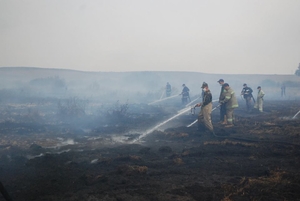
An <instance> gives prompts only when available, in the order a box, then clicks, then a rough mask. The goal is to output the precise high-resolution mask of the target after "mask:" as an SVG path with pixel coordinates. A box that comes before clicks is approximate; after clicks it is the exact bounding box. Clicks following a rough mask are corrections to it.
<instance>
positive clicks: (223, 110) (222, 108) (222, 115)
mask: <svg viewBox="0 0 300 201" xmlns="http://www.w3.org/2000/svg"><path fill="white" fill-rule="evenodd" d="M217 82H218V83H219V84H220V85H221V91H220V96H219V103H220V102H221V101H222V100H224V99H225V96H224V93H225V92H226V90H225V89H224V86H223V84H224V83H225V82H224V80H223V79H219V80H218V81H217ZM220 123H221V124H227V121H226V104H225V103H224V104H221V106H220Z"/></svg>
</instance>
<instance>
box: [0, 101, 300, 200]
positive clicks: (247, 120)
mask: <svg viewBox="0 0 300 201" xmlns="http://www.w3.org/2000/svg"><path fill="white" fill-rule="evenodd" d="M129 107H130V106H129ZM146 107H148V106H145V105H140V106H134V108H135V109H134V111H133V112H132V113H126V114H124V115H123V116H122V115H120V114H119V115H118V119H114V118H113V116H112V115H113V113H110V114H108V115H110V116H107V119H111V120H112V121H114V122H117V123H115V124H105V122H104V121H103V122H100V120H99V121H96V120H95V119H94V118H92V117H87V116H85V117H81V118H90V123H89V124H85V125H84V126H82V127H80V126H74V124H71V123H70V122H66V121H57V120H53V119H52V117H51V116H50V115H49V117H48V116H47V114H42V112H41V110H39V112H34V110H32V111H28V110H25V114H26V115H23V116H22V115H20V114H21V113H22V112H20V111H21V109H22V107H17V106H10V109H5V108H2V119H3V120H2V121H1V122H0V135H1V141H0V156H1V158H0V180H1V182H2V183H3V185H4V186H5V188H6V190H7V191H8V193H9V194H10V196H11V197H12V199H13V200H15V201H29V200H30V201H34V200H38V201H40V200H44V201H54V200H55V201H60V200H68V201H75V200H88V201H97V200H103V201H168V200H169V201H171V200H172V201H174V200H178V201H179V200H180V201H194V200H195V201H197V200H207V201H213V200H217V201H220V200H223V201H229V200H272V201H274V200H300V192H299V187H300V172H299V168H300V149H299V148H300V124H299V123H300V121H299V118H295V119H292V117H293V115H294V114H295V113H297V111H298V110H299V109H300V104H299V101H291V100H281V101H266V102H265V112H264V113H259V112H257V111H255V110H253V111H252V113H247V112H246V111H245V110H244V103H243V102H241V103H240V108H238V109H237V110H236V111H235V116H236V121H235V126H234V127H232V128H225V127H224V126H223V125H221V124H218V123H217V122H218V120H219V114H218V111H215V112H213V113H212V114H213V124H214V127H215V134H216V135H217V136H214V135H212V134H210V133H206V132H199V131H197V126H196V125H194V126H192V127H186V125H188V124H190V123H191V122H193V121H194V120H195V119H196V116H195V115H191V114H190V113H189V112H187V114H184V115H181V116H179V117H178V118H176V119H174V120H172V121H170V122H169V123H167V124H166V125H164V130H155V131H153V132H151V133H149V134H148V135H146V136H145V137H144V138H142V139H140V140H137V141H134V140H135V139H137V138H138V137H139V136H140V134H141V131H144V132H145V131H146V130H147V129H149V128H150V127H151V126H155V125H156V124H158V123H160V122H161V121H163V120H165V119H166V118H168V117H169V116H170V113H171V112H172V111H176V109H174V108H168V109H169V110H168V111H167V112H166V111H165V114H164V115H165V116H164V115H161V113H160V112H161V111H160V110H159V109H157V107H156V106H153V108H149V111H150V110H151V111H152V113H149V112H147V111H148V110H146V109H145V108H146ZM154 108H156V109H157V111H154ZM23 109H24V108H23ZM141 111H142V112H141ZM168 112H169V113H168ZM48 120H49V121H48ZM77 121H78V123H77V124H76V125H78V124H80V122H82V121H80V119H77ZM100 123H101V126H99V125H98V124H100ZM0 200H4V198H3V197H2V196H1V195H0Z"/></svg>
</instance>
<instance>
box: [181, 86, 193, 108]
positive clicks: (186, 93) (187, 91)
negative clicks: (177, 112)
mask: <svg viewBox="0 0 300 201" xmlns="http://www.w3.org/2000/svg"><path fill="white" fill-rule="evenodd" d="M182 87H183V89H182V92H181V94H180V95H182V98H181V101H182V104H183V105H184V104H187V103H188V102H190V101H191V99H190V89H189V88H188V87H187V86H185V84H183V85H182Z"/></svg>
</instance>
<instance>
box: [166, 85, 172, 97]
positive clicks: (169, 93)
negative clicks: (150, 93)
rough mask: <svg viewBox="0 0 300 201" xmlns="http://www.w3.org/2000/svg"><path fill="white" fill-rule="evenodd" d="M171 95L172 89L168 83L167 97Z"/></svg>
mask: <svg viewBox="0 0 300 201" xmlns="http://www.w3.org/2000/svg"><path fill="white" fill-rule="evenodd" d="M171 93H172V87H171V85H170V84H169V82H167V85H166V97H170V96H171Z"/></svg>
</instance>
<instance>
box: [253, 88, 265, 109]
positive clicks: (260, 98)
mask: <svg viewBox="0 0 300 201" xmlns="http://www.w3.org/2000/svg"><path fill="white" fill-rule="evenodd" d="M257 89H258V92H257V98H256V103H255V105H254V108H257V109H258V110H259V111H260V112H263V102H264V99H263V98H264V95H265V92H264V91H263V90H261V86H258V87H257Z"/></svg>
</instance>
